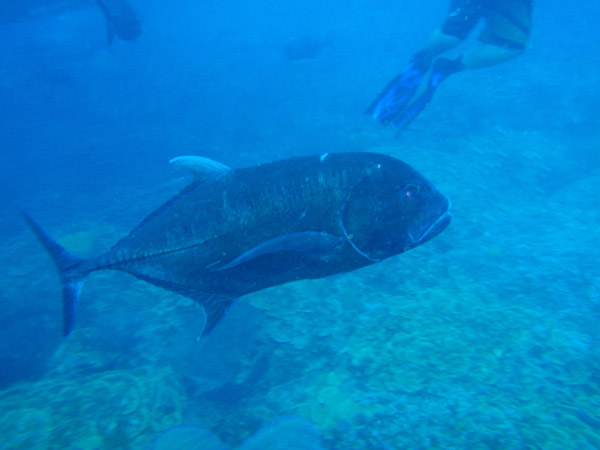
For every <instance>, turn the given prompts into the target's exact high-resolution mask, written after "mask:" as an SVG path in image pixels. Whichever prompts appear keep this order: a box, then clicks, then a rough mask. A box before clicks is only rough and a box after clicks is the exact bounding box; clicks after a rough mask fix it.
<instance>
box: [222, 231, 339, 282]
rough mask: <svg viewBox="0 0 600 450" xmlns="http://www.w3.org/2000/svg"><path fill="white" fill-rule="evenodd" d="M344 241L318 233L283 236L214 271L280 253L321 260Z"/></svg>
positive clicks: (336, 250)
mask: <svg viewBox="0 0 600 450" xmlns="http://www.w3.org/2000/svg"><path fill="white" fill-rule="evenodd" d="M344 241H345V239H344V238H343V237H340V236H334V235H333V234H329V233H325V232H320V231H304V232H301V233H290V234H285V235H283V236H279V237H276V238H274V239H269V240H268V241H266V242H262V243H260V244H258V245H257V246H255V247H252V248H251V249H250V250H248V251H246V252H244V253H242V254H241V255H240V256H238V257H237V258H235V259H234V260H233V261H230V262H229V263H227V264H225V265H224V266H222V267H219V268H217V269H214V271H215V272H217V271H221V270H228V269H231V268H233V267H236V266H239V265H240V264H244V263H245V262H248V261H251V260H253V259H256V258H258V257H259V256H262V255H266V254H269V253H275V252H282V251H293V252H300V253H306V254H309V255H314V256H317V257H321V258H323V257H327V256H330V255H333V254H336V253H338V252H339V251H340V249H341V246H342V245H343V244H344Z"/></svg>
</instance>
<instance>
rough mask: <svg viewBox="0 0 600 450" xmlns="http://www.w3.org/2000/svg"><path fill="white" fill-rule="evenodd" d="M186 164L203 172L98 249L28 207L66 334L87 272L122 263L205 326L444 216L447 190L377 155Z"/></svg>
mask: <svg viewBox="0 0 600 450" xmlns="http://www.w3.org/2000/svg"><path fill="white" fill-rule="evenodd" d="M175 162H181V159H178V160H176V161H175ZM184 162H189V161H185V159H184ZM192 162H194V163H195V165H196V171H197V172H199V173H200V175H199V176H198V177H197V179H196V180H195V181H194V182H193V183H192V184H191V185H190V186H188V187H187V188H185V189H184V190H183V191H181V192H180V193H179V194H177V195H176V196H175V197H173V198H172V199H170V200H169V201H167V202H166V203H165V204H164V205H162V206H161V207H160V208H158V209H157V210H156V211H154V212H153V213H152V214H150V215H149V216H148V217H147V218H146V219H144V220H143V221H142V222H141V223H140V224H139V225H138V226H137V227H136V228H134V229H133V231H131V233H129V235H127V236H125V237H124V238H123V239H121V240H120V241H119V242H117V244H116V245H115V246H114V247H112V248H111V249H110V250H109V251H108V252H106V253H105V254H102V255H100V256H98V257H95V258H91V259H80V258H77V257H76V256H73V255H71V254H70V253H69V252H67V250H65V249H64V248H62V247H61V246H60V245H59V244H58V243H57V242H55V241H54V240H53V239H52V238H51V237H50V236H49V235H48V234H46V232H44V231H43V230H42V228H41V227H40V226H39V225H38V224H37V223H36V222H34V221H33V220H32V219H31V218H30V217H29V216H28V215H27V214H24V216H25V218H26V220H27V222H28V223H29V225H30V226H31V228H32V229H33V231H34V232H35V234H36V235H37V237H38V238H39V240H40V241H41V242H42V244H43V245H44V246H45V248H46V250H47V251H48V253H49V254H50V256H51V257H52V259H53V260H54V262H55V264H56V267H57V269H58V273H59V275H60V279H61V283H62V286H63V311H64V334H65V335H67V334H69V333H70V332H71V330H72V328H73V325H74V319H75V309H76V304H77V301H78V298H79V293H80V291H81V287H82V285H83V281H84V279H85V277H86V276H87V275H88V274H89V273H91V272H94V271H96V270H104V269H112V270H121V271H124V272H128V273H130V274H132V275H134V276H135V277H137V278H139V279H142V280H144V281H147V282H149V283H152V284H154V285H156V286H160V287H162V288H165V289H168V290H170V291H173V292H177V293H179V294H182V295H185V296H187V297H190V298H192V299H194V300H196V301H198V302H199V303H200V304H201V305H202V306H203V307H204V310H205V312H206V325H205V328H204V333H203V334H204V335H205V334H207V333H208V332H210V330H212V328H213V327H214V326H215V324H216V323H217V322H218V321H219V319H220V318H221V317H222V315H223V313H224V312H225V311H226V309H227V308H228V307H229V306H230V305H231V303H232V302H233V301H234V300H235V299H236V298H238V297H240V296H242V295H244V294H248V293H250V292H255V291H259V290H261V289H265V288H268V287H270V286H274V285H277V284H281V283H286V282H290V281H294V280H301V279H306V278H321V277H326V276H328V275H332V274H337V273H342V272H348V271H351V270H354V269H358V268H360V267H363V266H366V265H369V264H373V263H376V262H378V261H381V260H383V259H386V258H389V257H390V256H393V255H396V254H398V253H402V252H405V251H407V250H409V249H411V248H414V247H416V246H418V245H421V244H423V243H424V242H426V241H428V240H429V239H431V238H433V237H435V236H436V235H438V234H439V233H440V232H442V231H443V230H444V229H445V228H446V227H447V226H448V224H449V223H450V215H449V211H448V210H449V207H450V203H449V201H448V199H447V198H446V197H445V196H444V195H442V194H441V193H440V192H439V191H437V190H436V189H435V188H434V187H433V186H432V185H431V183H429V182H428V181H427V180H426V179H425V178H423V176H421V175H420V174H419V173H418V172H416V171H415V170H414V169H412V168H411V167H410V166H408V165H407V164H405V163H403V162H402V161H399V160H397V159H394V158H391V157H389V156H385V155H380V154H373V153H340V154H330V155H322V156H309V157H301V158H293V159H286V160H282V161H277V162H273V163H268V164H262V165H258V166H254V167H248V168H243V169H235V170H231V169H229V168H228V167H226V166H224V165H222V164H219V163H216V162H214V161H210V160H206V159H204V158H200V159H195V160H192Z"/></svg>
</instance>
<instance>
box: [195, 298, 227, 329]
mask: <svg viewBox="0 0 600 450" xmlns="http://www.w3.org/2000/svg"><path fill="white" fill-rule="evenodd" d="M234 301H235V298H233V297H227V296H223V295H211V296H208V297H205V298H201V299H199V300H198V303H200V305H201V306H202V307H203V308H204V313H205V314H206V320H205V323H204V329H203V330H202V337H204V336H207V335H208V334H210V332H211V331H212V330H213V328H214V327H215V325H216V324H217V323H219V321H220V320H221V319H222V318H223V315H224V314H225V312H226V311H227V310H228V309H229V307H230V306H231V304H232V303H233V302H234Z"/></svg>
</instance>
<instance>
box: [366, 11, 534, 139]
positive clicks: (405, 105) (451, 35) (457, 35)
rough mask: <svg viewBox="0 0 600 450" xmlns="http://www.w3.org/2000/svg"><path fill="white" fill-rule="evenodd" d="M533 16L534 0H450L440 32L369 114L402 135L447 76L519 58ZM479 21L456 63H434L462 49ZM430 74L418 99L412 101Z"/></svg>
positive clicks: (415, 56) (412, 61) (407, 66)
mask: <svg viewBox="0 0 600 450" xmlns="http://www.w3.org/2000/svg"><path fill="white" fill-rule="evenodd" d="M532 14H533V0H452V1H451V3H450V9H449V11H448V14H447V15H446V19H445V21H444V23H443V24H442V26H441V27H440V28H439V29H437V30H436V31H435V32H434V33H433V34H432V36H431V37H430V38H429V41H428V42H427V44H426V45H425V46H424V47H423V48H422V49H421V50H420V51H418V52H417V53H415V54H414V55H413V56H412V58H411V59H410V61H409V62H408V64H407V65H406V67H405V69H404V71H403V72H402V73H401V74H399V75H398V76H396V77H395V78H394V79H393V80H392V81H391V82H390V83H389V84H388V85H387V86H386V88H385V89H384V90H383V91H382V92H381V93H380V94H379V96H378V97H377V98H376V99H375V101H374V102H373V104H372V105H371V106H370V107H369V108H368V109H367V114H369V115H370V116H371V117H373V118H374V119H377V120H379V122H381V123H382V124H383V125H384V126H387V125H389V124H390V123H394V124H395V125H396V126H397V127H398V128H399V129H400V130H402V129H405V128H406V127H407V126H408V125H409V124H410V123H411V122H412V121H413V120H414V119H415V118H416V117H417V116H418V115H419V113H420V112H421V111H422V110H423V109H425V107H426V106H427V105H428V104H429V103H430V102H431V99H432V98H433V94H434V93H435V90H436V88H437V87H438V86H439V84H440V83H441V82H442V81H444V80H445V79H446V78H447V77H448V76H450V75H452V74H454V73H457V72H460V71H463V70H471V69H478V68H482V67H489V66H493V65H495V64H498V63H501V62H504V61H507V60H510V59H513V58H515V57H516V56H519V55H520V54H521V53H523V51H524V50H525V49H526V47H527V45H528V42H529V36H530V34H531V19H532ZM481 19H483V20H485V26H484V28H483V30H482V31H481V34H480V35H479V37H478V40H479V44H478V45H477V46H475V47H474V48H472V49H471V50H469V51H467V52H465V53H463V54H461V55H460V56H458V57H457V58H453V59H450V58H444V57H440V58H437V57H438V56H439V55H441V54H442V53H444V52H446V51H448V50H450V49H453V48H455V47H457V46H458V45H459V44H461V43H463V42H464V41H465V40H466V39H467V37H468V35H469V33H471V31H473V29H474V28H475V26H476V25H477V23H478V22H479V21H480V20H481ZM430 71H431V72H430ZM429 72H430V75H429V78H428V80H427V81H426V83H425V84H424V87H423V90H422V93H421V94H420V95H419V96H418V97H416V98H415V99H414V100H413V97H414V96H415V93H416V92H417V90H418V88H419V86H420V85H421V81H422V80H423V79H424V77H425V75H426V74H427V73H429ZM411 100H412V102H411Z"/></svg>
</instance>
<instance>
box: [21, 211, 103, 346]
mask: <svg viewBox="0 0 600 450" xmlns="http://www.w3.org/2000/svg"><path fill="white" fill-rule="evenodd" d="M21 215H22V216H23V218H24V219H25V222H27V225H29V227H30V228H31V230H32V231H33V232H34V234H35V235H36V237H37V238H38V240H39V241H40V242H41V243H42V245H43V246H44V248H45V249H46V251H47V252H48V254H49V255H50V257H51V258H52V261H54V265H55V266H56V270H57V272H58V275H59V277H60V282H61V284H62V293H63V335H64V336H68V335H69V334H70V333H71V331H72V330H73V326H74V325H75V312H76V310H77V303H78V300H79V294H80V292H81V288H82V287H83V282H84V280H85V277H86V276H87V275H88V274H89V273H90V272H91V271H92V270H90V269H86V268H85V264H84V263H85V260H84V259H83V258H79V257H77V256H74V255H72V254H71V253H69V252H68V251H67V250H66V249H65V248H63V247H62V246H61V245H60V244H59V243H58V242H56V241H55V240H54V239H53V238H52V237H51V236H50V235H49V234H48V233H46V232H45V231H44V229H43V228H42V227H41V226H40V225H39V224H38V223H37V222H36V221H35V220H33V218H32V217H31V216H30V215H29V214H27V213H26V212H24V211H21Z"/></svg>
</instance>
